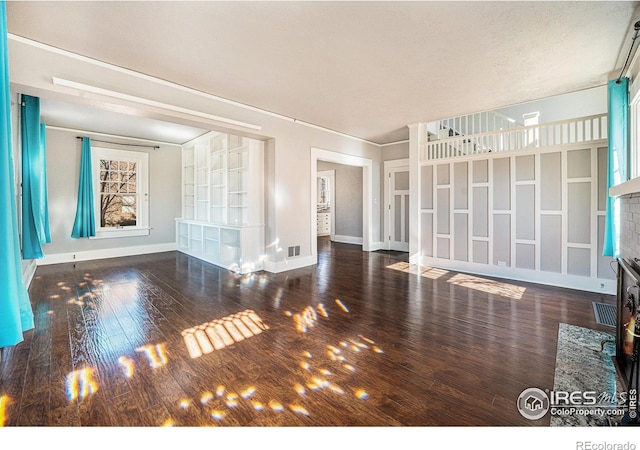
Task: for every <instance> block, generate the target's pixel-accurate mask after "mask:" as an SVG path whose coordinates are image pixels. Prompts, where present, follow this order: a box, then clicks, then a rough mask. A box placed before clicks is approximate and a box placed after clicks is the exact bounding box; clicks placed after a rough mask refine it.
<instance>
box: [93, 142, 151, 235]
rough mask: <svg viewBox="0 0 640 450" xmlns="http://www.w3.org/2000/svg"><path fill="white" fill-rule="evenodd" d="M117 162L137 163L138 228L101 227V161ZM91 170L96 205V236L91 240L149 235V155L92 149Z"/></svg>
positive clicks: (109, 149) (107, 149)
mask: <svg viewBox="0 0 640 450" xmlns="http://www.w3.org/2000/svg"><path fill="white" fill-rule="evenodd" d="M102 159H106V160H116V161H127V162H135V163H136V170H137V172H136V183H137V186H136V193H137V205H138V212H137V214H136V221H137V225H136V226H129V227H119V228H112V227H101V226H100V208H99V205H100V160H102ZM91 168H92V171H93V174H92V176H93V198H94V200H93V201H94V205H95V208H94V209H95V212H94V214H95V221H96V235H95V237H92V238H91V239H105V238H122V237H133V236H148V235H149V230H150V227H149V154H148V153H145V152H135V151H130V150H116V149H112V148H104V147H97V148H92V149H91Z"/></svg>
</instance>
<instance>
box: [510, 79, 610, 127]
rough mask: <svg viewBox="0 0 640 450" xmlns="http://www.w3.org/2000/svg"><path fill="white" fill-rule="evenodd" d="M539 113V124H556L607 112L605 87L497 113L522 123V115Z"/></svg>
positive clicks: (538, 101) (516, 106) (525, 104)
mask: <svg viewBox="0 0 640 450" xmlns="http://www.w3.org/2000/svg"><path fill="white" fill-rule="evenodd" d="M536 111H537V112H540V117H539V123H545V122H557V121H559V120H566V119H575V118H577V117H586V116H594V115H597V114H605V113H606V112H607V86H599V87H596V88H592V89H585V90H583V91H578V92H571V93H568V94H563V95H558V96H555V97H550V98H545V99H542V100H537V101H534V102H529V103H522V104H520V105H515V106H510V107H507V108H502V109H499V110H498V112H500V113H502V114H504V115H506V116H508V117H511V118H513V119H515V120H517V121H518V122H520V123H522V115H523V114H526V113H531V112H536Z"/></svg>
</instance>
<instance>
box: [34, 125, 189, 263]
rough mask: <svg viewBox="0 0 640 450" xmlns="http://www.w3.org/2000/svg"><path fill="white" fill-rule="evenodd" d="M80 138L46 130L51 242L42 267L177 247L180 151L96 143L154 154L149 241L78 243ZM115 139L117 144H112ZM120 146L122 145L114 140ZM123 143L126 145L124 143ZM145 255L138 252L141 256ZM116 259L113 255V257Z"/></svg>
mask: <svg viewBox="0 0 640 450" xmlns="http://www.w3.org/2000/svg"><path fill="white" fill-rule="evenodd" d="M79 135H80V134H79V133H77V132H71V131H61V130H55V129H50V128H49V129H47V178H48V179H47V181H48V186H49V220H50V227H51V243H50V244H47V245H45V246H44V247H43V250H44V253H45V255H46V256H45V258H44V260H42V261H39V262H38V263H39V264H40V263H47V262H64V261H70V260H73V254H76V255H77V257H76V259H79V258H80V259H82V258H83V255H86V256H87V257H89V256H94V255H96V254H99V253H100V252H102V253H104V251H105V250H107V251H113V250H114V249H123V248H126V247H139V246H152V249H153V248H158V246H165V247H160V248H169V247H170V246H171V245H173V244H174V243H175V218H176V217H179V216H180V207H181V205H180V197H181V180H180V176H181V173H180V166H181V153H180V148H179V147H175V146H161V147H160V148H159V149H157V150H153V149H146V148H140V147H126V146H109V145H108V144H103V143H99V142H94V143H93V144H92V147H94V148H96V147H109V148H119V149H127V150H133V151H143V152H146V153H148V154H149V171H150V177H149V225H150V227H151V231H150V234H149V235H148V236H138V237H126V238H110V239H87V238H83V239H73V238H71V230H72V229H73V223H74V219H75V213H76V204H77V195H78V194H77V193H78V174H79V167H80V154H81V141H80V140H79V139H77V138H76V137H77V136H79ZM111 140H114V139H111ZM115 141H118V140H117V139H115ZM121 142H126V141H125V140H121ZM138 250H140V251H142V250H141V249H136V251H138ZM108 254H109V255H112V253H108Z"/></svg>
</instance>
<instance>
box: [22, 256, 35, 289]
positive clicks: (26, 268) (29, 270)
mask: <svg viewBox="0 0 640 450" xmlns="http://www.w3.org/2000/svg"><path fill="white" fill-rule="evenodd" d="M37 267H38V264H37V263H36V260H35V259H29V260H23V261H22V279H23V280H24V284H25V286H26V287H27V289H29V285H31V280H33V276H34V275H35V274H36V268H37Z"/></svg>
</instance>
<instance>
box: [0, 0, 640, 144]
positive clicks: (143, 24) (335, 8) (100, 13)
mask: <svg viewBox="0 0 640 450" xmlns="http://www.w3.org/2000/svg"><path fill="white" fill-rule="evenodd" d="M637 4H638V2H621V1H603V2H595V1H578V2H559V1H552V2H542V1H534V2H512V1H500V2H483V1H472V2H462V1H448V2H435V1H425V2H422V1H411V2H399V1H376V2H368V1H356V2H341V1H326V2H307V1H300V2H293V1H288V2H287V1H285V2H271V1H262V2H245V1H235V2H216V1H197V2H186V1H160V2H151V1H132V2H128V1H118V2H99V1H84V2H68V1H61V2H41V1H38V2H32V1H17V2H13V1H9V2H7V19H8V28H9V32H10V33H12V34H15V35H17V36H22V37H26V38H29V39H32V40H35V41H39V42H43V43H46V44H49V45H52V46H54V47H58V48H61V49H64V50H68V51H71V52H75V53H78V54H80V55H84V56H88V57H91V58H95V59H97V60H100V61H104V62H107V63H110V64H114V65H117V66H120V67H125V68H128V69H132V70H135V71H138V72H141V73H144V74H148V75H152V76H154V77H158V78H161V79H164V80H169V81H172V82H174V83H178V84H180V85H184V86H188V87H191V88H194V89H197V90H200V91H204V92H207V93H210V94H213V95H217V96H220V97H225V98H228V99H232V100H235V101H238V102H242V103H245V104H247V105H251V106H254V107H257V108H260V109H264V110H267V111H272V112H275V113H278V114H280V115H284V116H288V117H291V118H295V119H298V120H302V121H305V122H309V123H312V124H315V125H318V126H322V127H326V128H329V129H332V130H336V131H340V132H342V133H346V134H349V135H353V136H357V137H360V138H363V139H367V140H370V141H373V142H376V143H380V144H382V143H388V142H393V141H397V140H401V139H406V138H407V137H408V132H407V128H406V125H408V124H411V123H416V122H420V121H430V120H436V119H441V118H447V117H451V116H455V115H459V114H464V113H470V112H477V111H484V110H490V109H496V108H500V107H505V106H510V105H514V104H518V103H522V102H527V101H532V100H536V99H540V98H545V97H550V96H554V95H558V94H563V93H567V92H574V91H579V90H583V89H588V88H592V87H595V86H601V85H603V84H605V83H606V82H607V80H608V79H609V78H610V77H611V74H612V72H614V71H615V70H619V68H620V66H621V65H622V61H623V60H624V56H626V51H628V47H629V45H630V43H631V39H630V38H629V29H630V27H631V26H632V24H633V22H634V21H635V20H637V19H635V20H634V17H635V16H634V13H635V12H636V6H637ZM62 106H63V104H62V103H61V102H58V103H57V104H53V103H52V104H50V105H48V107H47V111H48V114H51V115H52V116H53V115H56V114H57V116H56V117H58V118H59V120H60V121H63V119H62V117H64V114H70V115H72V114H73V112H72V111H70V110H69V109H67V110H66V111H63V110H59V111H58V112H55V110H56V108H58V107H62ZM85 112H86V114H79V115H78V114H76V115H75V117H76V119H75V120H76V122H74V126H76V127H80V125H81V124H80V123H79V121H80V119H81V118H82V116H84V120H85V121H87V126H92V127H96V126H100V125H98V124H100V123H101V122H100V120H99V119H98V118H97V116H96V114H90V113H88V112H87V111H85ZM110 114H111V115H112V116H111V117H110V118H109V120H106V121H104V123H105V124H107V123H108V124H109V127H110V128H109V129H110V130H112V131H109V132H113V133H116V132H117V128H118V126H119V125H117V120H116V118H117V117H116V116H114V114H116V113H115V112H110ZM91 121H93V122H92V123H90V122H91ZM125 122H126V121H125ZM146 123H147V122H146V121H145V120H144V119H143V118H138V121H137V122H136V123H135V125H136V126H137V127H139V129H140V134H145V136H149V137H150V138H152V137H153V136H155V134H154V132H153V130H151V129H149V130H148V131H144V130H145V124H146ZM149 123H150V124H152V125H153V121H151V122H149ZM132 124H133V123H132V122H129V125H132ZM105 126H106V125H105ZM94 131H101V130H94ZM185 131H189V130H185ZM191 131H193V132H194V133H195V132H198V131H200V130H191ZM131 132H133V131H129V130H128V131H127V133H131ZM163 139H168V138H166V137H165V138H163Z"/></svg>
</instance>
